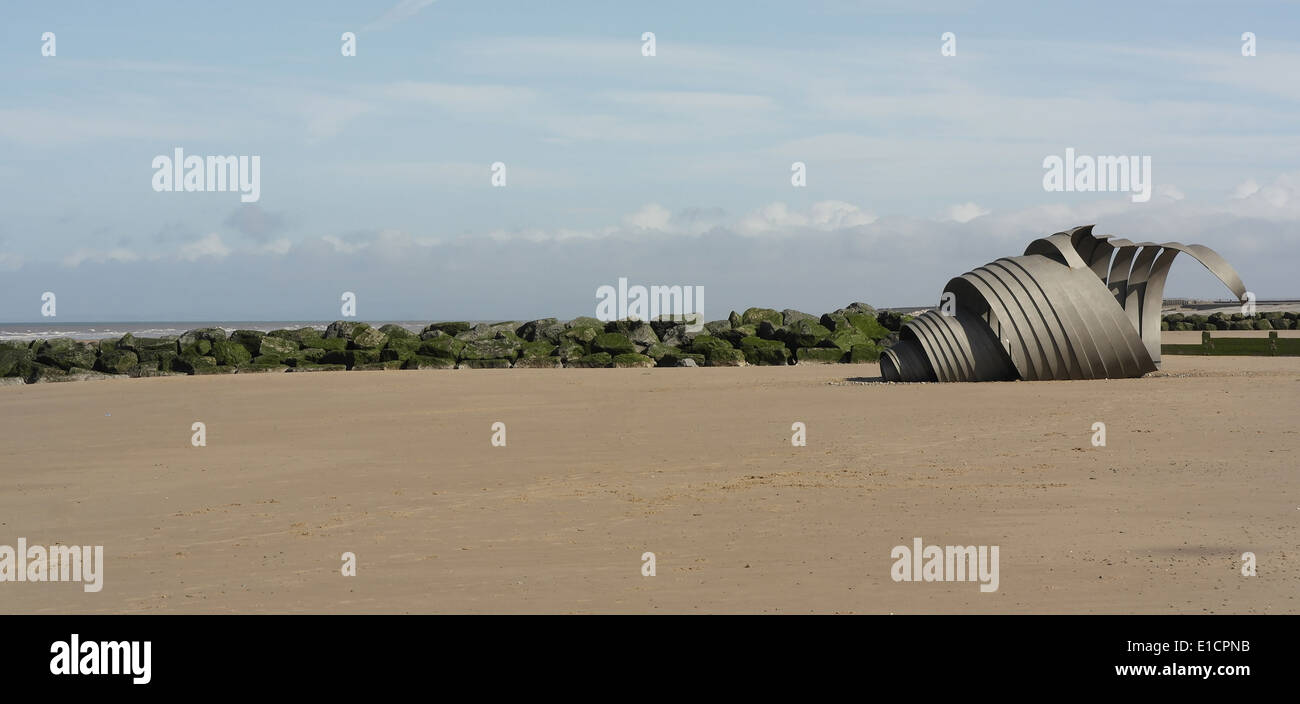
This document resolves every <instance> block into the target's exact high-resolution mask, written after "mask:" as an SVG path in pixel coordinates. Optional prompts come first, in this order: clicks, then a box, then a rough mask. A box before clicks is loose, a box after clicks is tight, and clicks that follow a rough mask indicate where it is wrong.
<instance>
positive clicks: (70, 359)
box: [35, 338, 98, 371]
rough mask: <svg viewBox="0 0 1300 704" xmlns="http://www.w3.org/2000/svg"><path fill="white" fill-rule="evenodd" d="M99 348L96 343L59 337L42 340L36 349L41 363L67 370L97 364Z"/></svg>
mask: <svg viewBox="0 0 1300 704" xmlns="http://www.w3.org/2000/svg"><path fill="white" fill-rule="evenodd" d="M97 348H98V345H96V344H95V343H82V342H77V341H76V340H69V339H66V338H57V339H53V340H45V341H43V342H41V343H40V344H39V346H37V347H36V349H35V358H36V361H37V362H38V363H40V364H43V365H45V366H47V367H58V368H59V369H63V370H65V371H66V370H69V369H71V368H73V367H79V368H81V369H90V368H92V367H94V366H95V356H96V352H98V349H97Z"/></svg>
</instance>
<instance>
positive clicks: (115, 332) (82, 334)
mask: <svg viewBox="0 0 1300 704" xmlns="http://www.w3.org/2000/svg"><path fill="white" fill-rule="evenodd" d="M365 322H368V323H370V324H371V325H374V326H375V327H379V326H380V325H385V324H387V323H390V322H391V323H396V324H397V325H401V326H402V327H404V328H406V329H407V330H410V331H412V332H419V331H420V330H423V329H424V326H426V325H428V324H429V323H428V321H419V322H416V321H407V320H383V321H371V320H368V321H365ZM329 324H330V321H322V320H272V321H210V322H192V321H191V322H156V323H55V322H39V323H0V340H37V339H42V340H51V339H54V338H58V337H69V338H72V339H74V340H102V339H104V338H107V337H121V336H123V335H125V334H127V333H128V332H129V333H131V334H132V335H135V336H136V337H162V336H163V335H180V334H181V333H183V332H185V331H186V330H194V329H195V328H221V329H223V330H225V331H226V332H227V333H229V332H231V331H234V330H261V331H262V332H269V331H271V330H280V329H282V328H288V329H291V330H292V329H296V328H316V329H317V330H324V329H325V326H327V325H329Z"/></svg>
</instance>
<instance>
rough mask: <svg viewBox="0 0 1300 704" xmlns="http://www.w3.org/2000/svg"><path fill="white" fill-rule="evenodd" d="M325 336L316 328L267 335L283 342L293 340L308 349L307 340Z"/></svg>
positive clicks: (273, 331) (274, 331)
mask: <svg viewBox="0 0 1300 704" xmlns="http://www.w3.org/2000/svg"><path fill="white" fill-rule="evenodd" d="M324 336H325V335H324V333H323V332H321V331H320V330H317V329H316V328H297V329H294V330H288V329H281V330H272V331H271V332H268V333H266V337H278V338H280V339H283V340H293V341H294V342H296V343H298V344H299V345H301V346H303V347H307V344H306V342H307V340H310V339H317V338H322V337H324ZM342 339H346V338H342ZM311 346H312V347H317V346H318V345H311ZM340 349H342V348H340Z"/></svg>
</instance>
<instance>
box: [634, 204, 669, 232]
mask: <svg viewBox="0 0 1300 704" xmlns="http://www.w3.org/2000/svg"><path fill="white" fill-rule="evenodd" d="M672 217H673V214H672V212H671V211H669V210H668V209H667V208H665V207H663V206H662V205H659V204H658V203H650V204H648V205H646V206H644V207H642V208H641V209H640V210H638V211H636V212H635V213H632V214H631V215H628V216H626V217H624V218H623V223H624V224H626V225H627V226H628V227H637V228H641V229H644V230H664V229H667V227H668V222H669V221H670V220H672Z"/></svg>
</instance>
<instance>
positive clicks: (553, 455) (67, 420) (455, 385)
mask: <svg viewBox="0 0 1300 704" xmlns="http://www.w3.org/2000/svg"><path fill="white" fill-rule="evenodd" d="M878 373H879V372H878V369H877V367H876V366H875V365H855V366H850V365H827V366H799V367H785V368H772V367H750V368H741V369H712V368H710V369H650V370H632V369H621V370H620V369H592V370H582V369H562V370H492V371H489V370H482V371H470V370H466V371H427V372H335V373H323V374H275V375H238V376H219V377H216V376H214V377H182V378H162V379H135V380H121V381H97V382H80V383H67V384H49V385H38V386H17V387H3V388H0V438H3V441H2V443H0V457H2V458H3V460H0V463H2V465H3V466H2V468H0V544H3V545H14V544H15V542H16V540H17V538H18V537H25V538H27V540H28V543H29V544H49V543H53V542H61V543H65V544H72V545H83V544H92V545H103V546H104V547H105V553H106V563H107V564H106V567H105V578H104V589H103V591H102V592H99V593H97V594H87V593H84V592H83V591H82V589H81V587H80V585H78V584H68V583H2V584H0V611H3V612H5V613H30V612H40V613H60V612H130V613H138V612H168V611H179V612H241V613H242V612H313V613H333V612H688V613H695V612H787V613H800V612H858V613H882V612H897V613H908V612H1090V613H1091V612H1105V613H1117V612H1119V613H1122V612H1190V613H1201V612H1232V613H1257V612H1268V613H1279V612H1291V613H1294V612H1297V611H1300V600H1297V592H1298V591H1300V547H1298V546H1300V528H1298V527H1297V524H1298V523H1300V475H1297V472H1296V460H1295V457H1296V450H1297V448H1300V435H1297V427H1296V418H1297V416H1298V415H1300V413H1298V412H1300V358H1242V357H1212V358H1206V357H1167V358H1166V362H1165V370H1164V372H1161V373H1160V375H1159V376H1155V377H1149V378H1146V379H1131V380H1116V381H1095V382H1037V383H1025V382H1015V383H997V384H942V385H941V384H919V385H884V384H875V383H872V384H863V383H854V382H852V381H846V380H849V379H852V378H857V377H873V376H876V375H877V374H878ZM194 421H202V422H204V423H206V425H207V442H208V444H207V447H201V448H196V447H192V446H191V444H190V438H191V430H190V425H191V423H193V422H194ZM496 421H501V422H504V423H506V424H507V442H508V444H507V446H506V447H493V446H492V445H491V443H490V437H491V434H492V431H491V427H490V426H491V425H492V423H493V422H496ZM795 421H801V422H803V423H806V424H807V429H808V430H807V432H808V445H807V446H806V447H792V446H791V443H790V437H791V429H790V427H791V424H792V423H793V422H795ZM1096 421H1102V422H1105V423H1106V427H1107V440H1108V442H1107V445H1106V446H1105V447H1093V446H1092V445H1091V442H1090V439H1091V437H1092V430H1091V426H1092V424H1093V423H1094V422H1096ZM914 537H922V538H923V539H924V540H925V542H926V543H927V544H939V545H948V544H962V545H967V544H972V545H998V546H1000V585H999V589H998V591H996V592H994V593H991V594H983V593H980V591H979V589H978V585H977V584H976V583H974V582H957V583H952V582H949V583H939V582H936V583H897V582H894V581H892V580H891V579H890V567H891V566H892V564H893V560H891V559H890V550H891V548H892V547H893V546H895V545H900V544H906V545H910V544H911V541H912V539H913V538H914ZM349 551H350V552H354V553H355V554H356V556H357V559H358V575H357V576H356V577H343V576H341V575H340V571H339V570H340V566H341V564H342V562H341V560H340V556H341V554H342V553H344V552H349ZM645 551H653V552H654V553H655V554H656V562H657V575H656V576H654V577H643V576H642V574H641V565H642V563H641V555H642V553H643V552H645ZM1246 551H1251V552H1254V553H1255V555H1256V556H1257V559H1258V576H1255V577H1244V576H1242V575H1241V571H1240V565H1241V562H1240V557H1241V555H1242V553H1243V552H1246Z"/></svg>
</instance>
